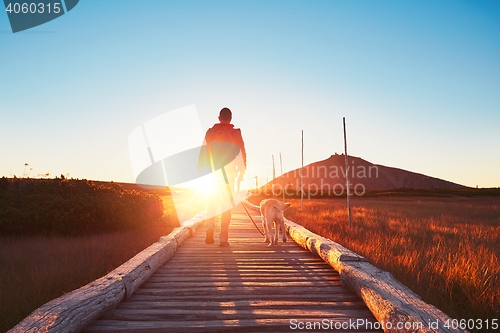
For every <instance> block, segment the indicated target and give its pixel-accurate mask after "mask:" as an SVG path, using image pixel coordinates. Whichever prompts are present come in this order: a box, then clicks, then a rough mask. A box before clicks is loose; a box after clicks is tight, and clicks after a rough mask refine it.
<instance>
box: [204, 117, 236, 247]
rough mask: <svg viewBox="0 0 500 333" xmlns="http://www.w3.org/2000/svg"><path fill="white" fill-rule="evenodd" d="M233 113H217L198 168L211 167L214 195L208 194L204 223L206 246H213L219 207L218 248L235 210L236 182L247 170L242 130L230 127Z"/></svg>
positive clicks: (226, 236) (227, 233)
mask: <svg viewBox="0 0 500 333" xmlns="http://www.w3.org/2000/svg"><path fill="white" fill-rule="evenodd" d="M231 119H232V112H231V110H229V109H228V108H223V109H222V110H220V113H219V123H218V124H215V125H214V126H213V127H211V128H210V129H208V131H207V133H206V135H205V141H204V143H203V144H204V145H203V147H202V150H201V152H200V158H199V162H198V166H199V167H200V168H210V170H211V171H212V172H213V173H214V174H213V175H214V176H215V178H216V188H215V190H214V193H212V194H210V195H209V198H208V207H207V216H209V218H208V219H206V220H205V228H206V238H205V243H207V244H213V243H214V230H215V213H216V210H217V208H218V207H219V206H220V207H221V211H222V215H221V231H220V235H219V241H220V246H222V247H224V246H228V245H229V242H228V238H229V224H230V222H231V209H232V207H234V204H235V202H234V197H233V192H234V186H235V184H234V183H235V180H237V181H238V182H240V181H241V180H242V179H243V176H244V174H245V171H246V151H245V145H244V142H243V138H242V136H241V130H240V129H239V128H234V125H232V124H231Z"/></svg>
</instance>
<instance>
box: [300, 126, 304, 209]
mask: <svg viewBox="0 0 500 333" xmlns="http://www.w3.org/2000/svg"><path fill="white" fill-rule="evenodd" d="M303 173H304V130H302V168H301V169H300V205H301V209H302V210H304V191H303V189H302V187H303V186H304V180H303V178H304V176H303Z"/></svg>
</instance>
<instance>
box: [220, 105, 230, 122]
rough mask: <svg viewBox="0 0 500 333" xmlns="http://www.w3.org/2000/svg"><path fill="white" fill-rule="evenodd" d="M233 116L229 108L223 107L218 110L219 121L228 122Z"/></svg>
mask: <svg viewBox="0 0 500 333" xmlns="http://www.w3.org/2000/svg"><path fill="white" fill-rule="evenodd" d="M232 117H233V114H232V113H231V110H229V109H228V108H223V109H222V110H220V113H219V121H220V122H221V123H225V124H229V123H230V122H231V118H232Z"/></svg>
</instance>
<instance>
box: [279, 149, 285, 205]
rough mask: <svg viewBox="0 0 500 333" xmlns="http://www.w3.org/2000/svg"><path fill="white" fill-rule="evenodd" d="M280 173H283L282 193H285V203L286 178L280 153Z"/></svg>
mask: <svg viewBox="0 0 500 333" xmlns="http://www.w3.org/2000/svg"><path fill="white" fill-rule="evenodd" d="M280 172H281V193H283V202H285V177H284V176H283V160H282V159H281V153H280Z"/></svg>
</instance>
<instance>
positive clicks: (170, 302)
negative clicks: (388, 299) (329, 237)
mask: <svg viewBox="0 0 500 333" xmlns="http://www.w3.org/2000/svg"><path fill="white" fill-rule="evenodd" d="M257 220H258V221H260V219H257ZM259 224H260V223H259ZM216 236H217V233H216ZM204 238H205V233H204V230H203V228H198V230H197V231H196V232H195V234H194V236H193V237H191V238H189V239H187V240H186V241H185V242H184V243H183V244H182V245H181V247H180V248H179V249H178V250H177V252H176V253H175V255H174V257H173V258H171V259H170V260H169V261H168V262H167V263H166V264H165V265H164V266H163V267H161V268H160V269H158V270H157V271H156V272H155V273H154V274H153V275H152V276H151V277H150V278H149V279H148V280H147V281H146V282H145V283H144V284H143V285H142V286H141V287H140V288H139V289H138V290H137V291H136V292H135V293H134V294H133V295H132V296H131V297H130V298H129V299H127V300H125V301H123V302H121V303H120V305H119V306H118V307H117V308H116V309H113V310H110V311H108V312H107V313H105V314H104V315H103V316H101V317H100V318H99V319H98V320H96V321H94V322H93V323H92V324H91V325H89V326H87V327H86V328H85V329H84V330H83V332H89V333H90V332H147V333H152V332H270V331H272V332H293V331H302V330H304V331H307V332H314V331H325V330H327V331H328V330H330V331H337V332H346V331H355V332H376V331H377V330H370V329H369V328H370V327H368V328H366V327H364V326H356V327H355V328H356V329H353V327H354V326H353V324H354V323H356V324H360V323H361V322H365V321H368V322H370V323H374V322H376V319H375V318H374V317H373V315H372V314H371V312H370V311H369V310H368V308H367V307H366V305H365V304H364V303H363V301H362V300H361V299H360V298H359V297H358V296H357V295H356V294H355V293H354V292H352V291H350V290H348V289H347V288H345V287H344V286H343V285H342V284H341V282H340V279H339V274H338V273H337V272H336V271H335V270H334V269H333V268H332V267H331V266H329V265H328V264H326V263H325V262H324V261H323V260H322V259H320V258H319V257H317V256H316V255H314V254H312V253H310V252H308V251H306V250H304V249H303V248H302V247H300V246H298V245H297V244H296V243H295V242H294V241H293V240H291V239H289V241H288V242H287V243H286V244H283V243H281V240H280V245H279V246H275V247H268V246H267V244H265V243H264V242H263V237H262V236H261V235H260V234H259V233H258V232H257V231H256V230H255V228H254V226H253V225H252V224H251V222H250V220H249V218H248V217H247V216H246V214H245V213H244V211H243V209H242V208H241V206H238V207H237V208H236V209H235V210H234V211H233V219H232V223H231V226H230V246H229V247H226V248H221V247H219V246H218V242H217V237H215V238H216V244H213V245H206V244H205V243H204ZM313 325H315V326H313ZM312 327H316V329H312ZM342 327H343V328H344V329H342ZM300 328H302V329H300ZM308 328H309V329H308Z"/></svg>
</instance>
